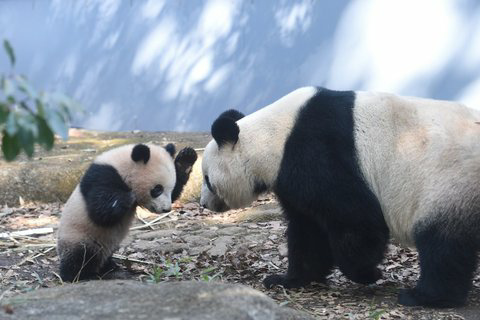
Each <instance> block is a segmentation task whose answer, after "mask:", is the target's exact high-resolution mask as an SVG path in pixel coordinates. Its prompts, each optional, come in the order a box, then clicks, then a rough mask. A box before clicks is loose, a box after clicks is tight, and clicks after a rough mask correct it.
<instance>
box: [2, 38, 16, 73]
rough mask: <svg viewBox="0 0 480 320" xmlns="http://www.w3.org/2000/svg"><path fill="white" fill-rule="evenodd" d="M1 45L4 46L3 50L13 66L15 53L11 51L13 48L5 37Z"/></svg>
mask: <svg viewBox="0 0 480 320" xmlns="http://www.w3.org/2000/svg"><path fill="white" fill-rule="evenodd" d="M3 47H4V48H5V51H6V52H7V54H8V57H9V58H10V63H11V64H12V67H13V66H14V65H15V53H14V52H13V48H12V46H11V45H10V42H8V40H7V39H4V40H3Z"/></svg>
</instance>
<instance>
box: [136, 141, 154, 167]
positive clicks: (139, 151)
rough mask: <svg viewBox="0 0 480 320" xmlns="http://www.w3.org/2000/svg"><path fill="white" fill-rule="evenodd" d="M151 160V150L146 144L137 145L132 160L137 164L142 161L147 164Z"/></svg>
mask: <svg viewBox="0 0 480 320" xmlns="http://www.w3.org/2000/svg"><path fill="white" fill-rule="evenodd" d="M149 159H150V148H149V147H148V146H146V145H144V144H141V143H139V144H137V145H136V146H135V147H133V149H132V160H133V161H135V162H138V161H142V160H143V163H147V162H148V160H149Z"/></svg>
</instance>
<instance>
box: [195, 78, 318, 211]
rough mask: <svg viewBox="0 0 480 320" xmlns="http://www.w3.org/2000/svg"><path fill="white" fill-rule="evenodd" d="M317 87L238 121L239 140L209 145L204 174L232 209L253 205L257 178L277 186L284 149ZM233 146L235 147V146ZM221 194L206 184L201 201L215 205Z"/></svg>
mask: <svg viewBox="0 0 480 320" xmlns="http://www.w3.org/2000/svg"><path fill="white" fill-rule="evenodd" d="M316 92H317V91H316V89H315V88H314V87H305V88H300V89H297V90H295V91H293V92H291V93H289V94H288V95H286V96H284V97H282V98H280V99H279V100H277V101H275V102H274V103H272V104H270V105H268V106H266V107H264V108H262V109H260V110H258V111H256V112H255V113H252V114H250V115H249V116H248V117H245V118H242V119H240V120H239V121H237V124H238V126H239V127H240V134H239V140H238V142H237V143H236V144H235V146H232V145H225V146H223V147H222V148H220V149H219V148H218V145H217V143H216V142H215V140H212V141H210V143H209V144H208V145H207V146H206V148H205V152H204V154H203V160H202V170H203V174H204V176H205V175H208V177H209V180H210V183H211V185H212V186H213V187H214V189H215V191H216V193H217V195H218V197H220V198H221V199H224V201H225V203H226V204H227V205H228V207H230V208H240V207H244V206H247V205H249V204H250V203H252V201H254V200H255V199H256V197H257V195H255V194H254V192H253V191H254V186H255V179H259V180H261V181H262V182H264V183H265V184H266V185H267V186H269V187H271V186H273V183H274V182H275V180H276V178H277V174H278V171H279V168H280V162H281V160H282V156H283V148H284V144H285V140H286V139H287V136H288V134H289V133H290V131H291V130H292V127H293V125H294V123H295V115H296V114H297V112H298V110H299V108H300V107H302V106H303V105H304V104H305V102H306V101H308V100H309V99H310V98H311V97H312V96H313V95H314V94H315V93H316ZM232 148H233V149H232ZM216 201H217V202H218V199H217V197H216V196H215V195H214V194H212V193H211V192H210V191H209V190H208V188H207V187H206V184H205V181H204V183H203V186H202V196H201V199H200V203H201V204H202V205H206V206H207V207H209V208H212V207H213V208H215V205H214V203H215V202H216Z"/></svg>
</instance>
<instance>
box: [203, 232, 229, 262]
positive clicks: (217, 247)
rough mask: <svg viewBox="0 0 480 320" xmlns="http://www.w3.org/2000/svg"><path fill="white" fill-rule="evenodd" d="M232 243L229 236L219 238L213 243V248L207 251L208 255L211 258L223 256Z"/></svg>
mask: <svg viewBox="0 0 480 320" xmlns="http://www.w3.org/2000/svg"><path fill="white" fill-rule="evenodd" d="M232 243H233V237H230V236H221V237H218V238H217V239H215V241H213V247H212V248H211V249H210V250H208V254H210V255H211V256H212V257H218V256H223V255H224V254H225V253H226V252H227V249H228V246H230V245H231V244H232Z"/></svg>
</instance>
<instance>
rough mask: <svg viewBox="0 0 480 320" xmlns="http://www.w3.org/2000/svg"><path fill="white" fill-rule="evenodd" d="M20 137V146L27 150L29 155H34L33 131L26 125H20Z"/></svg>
mask: <svg viewBox="0 0 480 320" xmlns="http://www.w3.org/2000/svg"><path fill="white" fill-rule="evenodd" d="M18 138H19V140H20V146H21V147H22V149H23V150H25V153H26V154H27V156H28V157H29V158H31V157H32V156H33V151H34V150H35V149H34V147H33V143H34V142H35V137H34V135H33V132H32V131H30V130H28V129H27V128H25V127H20V130H19V131H18Z"/></svg>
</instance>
